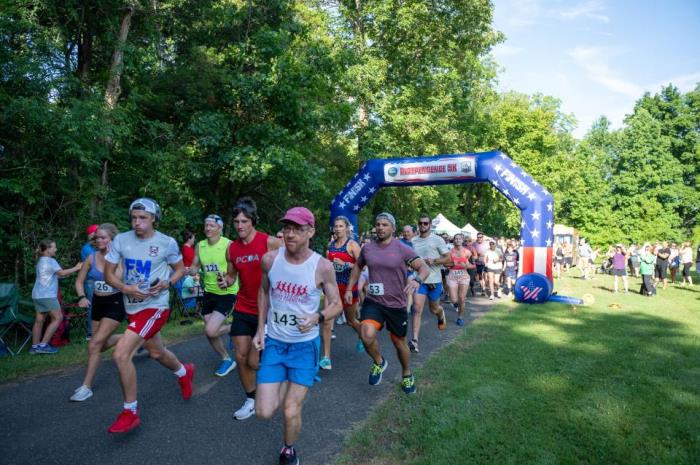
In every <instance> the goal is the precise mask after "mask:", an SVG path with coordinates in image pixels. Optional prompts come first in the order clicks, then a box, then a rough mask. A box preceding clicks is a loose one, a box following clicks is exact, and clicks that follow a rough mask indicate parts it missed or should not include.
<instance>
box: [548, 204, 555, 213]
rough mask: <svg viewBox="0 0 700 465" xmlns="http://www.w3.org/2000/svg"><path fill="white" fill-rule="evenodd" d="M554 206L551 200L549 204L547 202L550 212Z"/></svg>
mask: <svg viewBox="0 0 700 465" xmlns="http://www.w3.org/2000/svg"><path fill="white" fill-rule="evenodd" d="M552 208H554V205H552V203H551V202H550V203H548V204H547V211H548V212H551V211H552Z"/></svg>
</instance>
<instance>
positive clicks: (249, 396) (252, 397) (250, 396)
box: [245, 389, 255, 399]
mask: <svg viewBox="0 0 700 465" xmlns="http://www.w3.org/2000/svg"><path fill="white" fill-rule="evenodd" d="M245 396H246V397H247V398H248V399H255V389H253V390H252V391H250V392H246V393H245Z"/></svg>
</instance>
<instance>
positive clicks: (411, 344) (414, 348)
mask: <svg viewBox="0 0 700 465" xmlns="http://www.w3.org/2000/svg"><path fill="white" fill-rule="evenodd" d="M408 350H410V351H411V352H413V353H416V354H417V353H418V339H411V340H410V341H408Z"/></svg>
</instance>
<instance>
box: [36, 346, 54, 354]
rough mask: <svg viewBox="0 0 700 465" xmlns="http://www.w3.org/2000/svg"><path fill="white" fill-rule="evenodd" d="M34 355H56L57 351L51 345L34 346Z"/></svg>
mask: <svg viewBox="0 0 700 465" xmlns="http://www.w3.org/2000/svg"><path fill="white" fill-rule="evenodd" d="M34 353H35V354H57V353H58V349H57V348H55V347H54V346H52V345H51V344H39V345H38V346H36V349H34Z"/></svg>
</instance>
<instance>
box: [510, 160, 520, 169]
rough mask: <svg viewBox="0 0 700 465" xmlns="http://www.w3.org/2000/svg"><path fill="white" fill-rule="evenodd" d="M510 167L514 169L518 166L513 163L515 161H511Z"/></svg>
mask: <svg viewBox="0 0 700 465" xmlns="http://www.w3.org/2000/svg"><path fill="white" fill-rule="evenodd" d="M510 166H512V167H513V168H515V167H516V166H518V164H517V163H515V161H511V162H510Z"/></svg>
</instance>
